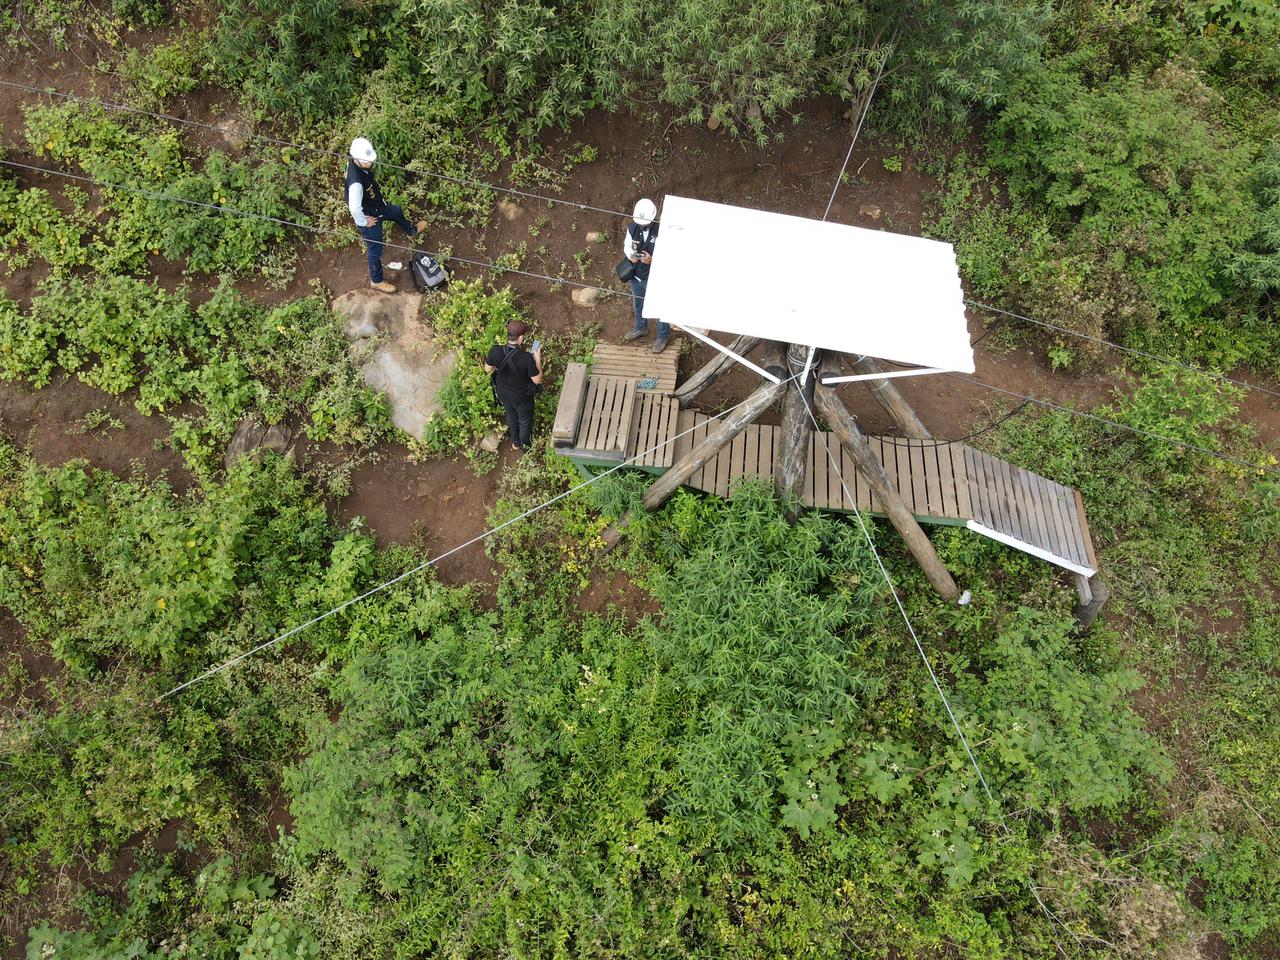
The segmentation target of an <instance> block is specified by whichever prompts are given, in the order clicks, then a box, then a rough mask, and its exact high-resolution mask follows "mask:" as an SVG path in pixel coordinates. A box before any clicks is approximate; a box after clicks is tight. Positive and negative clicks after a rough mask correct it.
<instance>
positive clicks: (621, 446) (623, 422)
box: [610, 381, 638, 460]
mask: <svg viewBox="0 0 1280 960" xmlns="http://www.w3.org/2000/svg"><path fill="white" fill-rule="evenodd" d="M637 412H638V411H637V409H636V385H635V381H632V382H631V383H628V384H625V385H624V386H623V387H622V403H621V405H620V406H619V409H618V418H617V421H616V423H615V424H614V427H613V435H612V437H611V438H610V442H611V443H612V444H613V445H614V447H615V448H616V449H617V450H618V451H619V452H620V453H621V454H622V459H623V460H625V459H627V456H628V454H629V452H630V448H631V435H632V434H631V431H632V427H633V426H634V425H635V417H636V413H637Z"/></svg>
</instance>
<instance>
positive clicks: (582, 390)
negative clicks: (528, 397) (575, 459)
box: [551, 363, 587, 444]
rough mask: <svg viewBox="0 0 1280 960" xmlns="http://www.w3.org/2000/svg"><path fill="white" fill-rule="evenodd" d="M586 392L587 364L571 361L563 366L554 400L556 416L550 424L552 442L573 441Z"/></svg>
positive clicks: (580, 417) (563, 442)
mask: <svg viewBox="0 0 1280 960" xmlns="http://www.w3.org/2000/svg"><path fill="white" fill-rule="evenodd" d="M586 394H587V365H586V364H585V363H571V364H569V365H568V366H567V367H565V371H564V379H563V380H562V381H561V386H560V398H559V400H557V401H556V418H555V420H554V421H553V422H552V424H551V441H552V442H553V443H561V444H567V443H573V438H574V437H575V436H576V435H577V433H578V421H579V420H581V419H582V405H583V400H584V398H585V397H586Z"/></svg>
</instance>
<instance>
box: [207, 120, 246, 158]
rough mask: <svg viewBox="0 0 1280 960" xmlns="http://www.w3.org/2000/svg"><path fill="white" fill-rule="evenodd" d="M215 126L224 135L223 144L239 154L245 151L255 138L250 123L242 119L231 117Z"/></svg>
mask: <svg viewBox="0 0 1280 960" xmlns="http://www.w3.org/2000/svg"><path fill="white" fill-rule="evenodd" d="M214 126H216V127H217V129H218V132H219V133H220V134H222V142H223V143H225V144H226V145H227V146H228V147H230V148H231V149H232V150H235V151H237V152H238V151H240V150H243V149H244V148H245V145H246V144H247V143H248V142H249V138H250V137H252V136H253V132H252V131H251V130H250V129H249V123H248V121H247V120H244V119H242V118H240V117H230V118H228V119H226V120H223V121H222V122H221V123H218V124H215V125H214Z"/></svg>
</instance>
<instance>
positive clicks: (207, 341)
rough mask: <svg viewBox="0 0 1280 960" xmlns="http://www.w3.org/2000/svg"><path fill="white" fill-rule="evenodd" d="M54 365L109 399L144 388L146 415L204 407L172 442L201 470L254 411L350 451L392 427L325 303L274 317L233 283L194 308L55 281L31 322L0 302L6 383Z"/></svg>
mask: <svg viewBox="0 0 1280 960" xmlns="http://www.w3.org/2000/svg"><path fill="white" fill-rule="evenodd" d="M57 367H61V368H62V369H63V370H66V371H67V372H68V373H74V374H76V375H77V376H78V377H79V378H80V379H81V380H83V381H84V382H85V383H89V384H91V385H93V386H96V387H98V388H100V389H102V390H105V391H106V392H108V393H111V394H115V395H119V394H122V393H124V392H126V391H128V390H133V389H135V388H136V389H137V391H138V397H137V399H136V400H135V401H134V404H135V406H136V407H137V408H138V410H139V411H141V412H142V413H144V414H150V413H153V412H157V411H158V412H164V411H165V410H166V409H168V408H171V407H174V406H175V405H177V404H179V403H181V402H183V401H195V402H198V403H199V404H200V405H201V406H202V407H203V408H204V409H203V415H202V417H201V418H200V419H199V420H193V419H190V418H182V419H178V420H176V421H175V426H174V440H175V443H176V445H177V446H178V447H179V448H180V449H181V450H183V451H184V453H185V454H186V455H187V457H188V460H189V462H190V464H191V466H192V467H193V468H194V469H196V470H197V471H198V472H201V473H207V472H208V471H210V470H212V469H213V468H214V467H215V465H216V464H217V462H218V461H219V459H220V458H221V453H222V447H223V446H225V444H226V442H227V440H229V439H230V438H231V434H232V433H233V432H234V430H235V428H236V426H237V425H238V423H239V422H240V420H241V418H243V417H244V416H245V415H246V414H248V413H249V412H251V411H253V410H257V411H258V412H259V413H260V414H261V415H262V416H263V417H264V418H265V419H267V420H268V422H271V423H277V422H279V421H280V420H282V419H284V418H285V417H286V416H290V415H299V414H301V415H304V416H305V422H304V429H305V432H306V434H307V435H308V436H309V437H310V438H311V439H313V440H331V441H333V442H335V443H341V444H356V445H358V444H369V443H373V442H375V441H376V440H378V439H379V438H380V437H382V436H385V435H386V434H387V433H389V432H390V431H391V429H392V428H391V423H390V419H389V412H388V409H387V405H386V401H385V399H384V398H383V397H382V396H381V395H380V394H377V393H374V392H373V391H372V390H370V389H369V388H368V387H367V386H366V385H365V384H364V382H363V380H362V379H361V376H360V373H359V371H358V370H357V369H356V367H355V365H354V364H353V363H352V361H351V358H350V355H349V354H348V351H347V343H346V340H345V338H344V337H343V335H342V332H341V330H340V329H339V326H338V322H337V320H336V319H335V318H334V315H333V313H332V312H331V311H330V310H329V308H328V306H327V305H326V304H325V302H324V301H323V300H321V299H320V298H319V297H308V298H304V299H302V300H297V301H294V302H292V303H287V304H284V305H282V306H279V307H275V308H274V309H271V310H266V309H263V308H261V307H259V306H257V305H256V304H253V303H251V302H247V301H245V300H243V299H242V298H240V297H239V296H238V295H237V294H236V293H235V290H234V288H233V287H231V286H230V285H229V284H226V283H224V284H221V285H220V286H219V287H218V288H217V289H216V290H215V292H214V294H213V296H212V297H211V298H210V299H209V300H207V301H206V302H205V303H204V304H202V305H201V306H200V307H199V308H195V309H193V308H192V307H191V306H190V305H189V304H188V303H187V300H186V298H185V296H183V295H182V294H181V293H179V294H176V295H171V294H167V293H165V292H164V291H163V290H160V289H159V288H157V287H154V286H152V285H151V284H149V283H146V282H145V281H142V280H135V279H133V278H131V277H122V276H107V277H105V278H96V279H94V280H92V281H85V280H82V279H80V278H78V277H77V278H70V279H54V280H51V281H48V282H46V283H45V284H44V286H43V287H42V292H41V294H40V296H38V297H36V298H35V300H34V301H33V303H32V309H31V312H30V314H29V315H28V316H22V315H21V314H20V312H19V311H18V310H17V308H16V306H14V305H13V304H12V303H10V302H8V301H4V300H0V378H3V379H6V380H17V379H23V380H27V381H29V382H31V383H33V384H35V385H37V386H39V385H43V384H46V383H48V382H49V379H50V378H51V376H52V375H53V371H54V369H55V368H57Z"/></svg>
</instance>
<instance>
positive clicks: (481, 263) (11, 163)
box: [0, 158, 1280, 476]
mask: <svg viewBox="0 0 1280 960" xmlns="http://www.w3.org/2000/svg"><path fill="white" fill-rule="evenodd" d="M0 165H4V166H8V167H16V168H18V169H22V170H30V171H32V172H35V173H43V174H50V175H52V176H57V177H65V178H67V179H70V180H77V181H80V182H82V183H92V184H95V185H97V186H100V187H106V188H107V189H111V190H123V191H125V192H126V193H135V194H139V195H141V196H146V197H151V198H153V199H157V200H163V201H168V202H171V203H180V204H184V205H186V206H191V207H198V208H201V209H205V210H214V211H217V212H219V213H225V214H229V215H231V216H240V217H247V218H249V219H253V220H261V221H265V222H267V223H276V224H280V225H281V226H286V227H296V228H298V229H299V230H308V231H310V232H312V233H328V234H337V235H339V236H351V235H352V234H354V232H355V228H354V227H352V230H351V233H348V232H347V231H344V230H339V229H337V228H336V227H315V226H311V225H310V224H305V223H299V222H298V221H296V220H285V219H282V218H280V217H269V216H266V215H265V214H259V213H252V212H250V211H246V210H237V209H236V208H234V207H227V206H224V205H221V204H216V203H206V202H204V201H201V200H187V199H185V198H183V197H175V196H172V195H170V194H165V193H158V192H156V191H154V190H145V189H142V188H140V187H129V186H125V185H123V184H116V183H109V182H107V181H105V180H99V179H97V178H96V177H89V176H84V175H82V174H76V173H70V172H69V171H65V170H54V169H50V168H48V167H37V166H35V165H33V164H27V163H19V162H18V161H16V160H6V159H3V158H0ZM384 246H386V247H388V248H390V249H395V250H405V251H407V252H409V253H411V254H412V253H417V252H419V251H418V250H417V248H415V247H412V246H408V245H406V244H397V243H390V242H386V243H384ZM436 256H439V257H440V259H442V260H448V261H456V262H458V263H465V264H468V265H470V266H475V267H480V268H481V269H485V270H491V271H494V272H495V273H514V274H518V275H520V276H524V277H532V278H533V279H535V280H545V281H547V282H549V283H558V284H568V285H570V286H575V287H591V288H596V287H598V286H599V285H598V284H594V283H585V282H582V281H578V280H572V279H570V278H568V277H558V276H554V275H550V274H545V273H536V272H534V271H530V270H520V269H516V268H512V267H504V266H501V265H500V264H496V263H492V262H490V261H488V260H474V259H468V258H466V257H457V256H454V257H444V256H443V255H442V254H436ZM617 296H620V297H623V298H626V299H629V300H634V299H635V297H634V295H633V294H631V293H630V292H626V293H620V294H617ZM947 376H951V377H956V378H957V379H960V380H964V381H966V382H968V383H972V384H974V385H975V386H979V387H985V388H987V389H989V390H995V391H997V392H1000V393H1007V394H1009V395H1010V396H1013V397H1017V398H1018V399H1020V400H1030V401H1031V402H1033V403H1038V404H1041V405H1044V406H1049V407H1053V408H1054V409H1056V410H1060V411H1062V412H1063V413H1069V414H1071V415H1072V416H1076V417H1083V418H1085V419H1089V420H1095V421H1100V422H1102V423H1106V424H1108V425H1109V426H1112V427H1115V428H1117V429H1120V430H1126V431H1128V432H1130V433H1134V434H1137V435H1139V436H1143V437H1147V438H1149V439H1153V440H1163V441H1165V442H1167V443H1172V444H1174V445H1176V446H1179V447H1183V448H1185V449H1188V450H1193V451H1195V452H1197V453H1203V454H1206V455H1208V456H1212V457H1217V458H1218V459H1220V460H1225V461H1229V462H1231V463H1235V464H1238V465H1240V466H1245V467H1249V468H1250V469H1254V470H1258V471H1262V472H1266V473H1271V474H1275V475H1277V476H1280V471H1277V470H1275V469H1274V468H1272V467H1270V466H1267V465H1265V464H1258V463H1250V462H1249V461H1247V460H1241V459H1240V458H1238V457H1233V456H1230V455H1229V454H1223V453H1220V452H1218V451H1216V450H1213V449H1211V448H1209V447H1201V446H1198V445H1196V444H1191V443H1186V442H1185V441H1182V440H1178V439H1177V438H1175V437H1167V436H1164V435H1162V434H1158V433H1152V432H1150V431H1147V430H1141V429H1139V428H1137V427H1131V426H1129V425H1128V424H1124V423H1120V422H1118V421H1115V420H1109V419H1107V418H1105V417H1100V416H1097V415H1096V414H1091V413H1084V412H1082V411H1079V410H1073V409H1071V408H1070V407H1064V406H1061V405H1059V404H1054V403H1052V402H1051V401H1048V400H1041V399H1039V398H1036V397H1028V396H1027V395H1025V394H1021V393H1016V392H1014V391H1012V390H1006V389H1004V388H1003V387H997V386H994V385H993V384H989V383H983V382H982V381H981V380H972V379H969V378H967V377H961V376H959V375H958V374H954V373H951V374H947Z"/></svg>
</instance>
